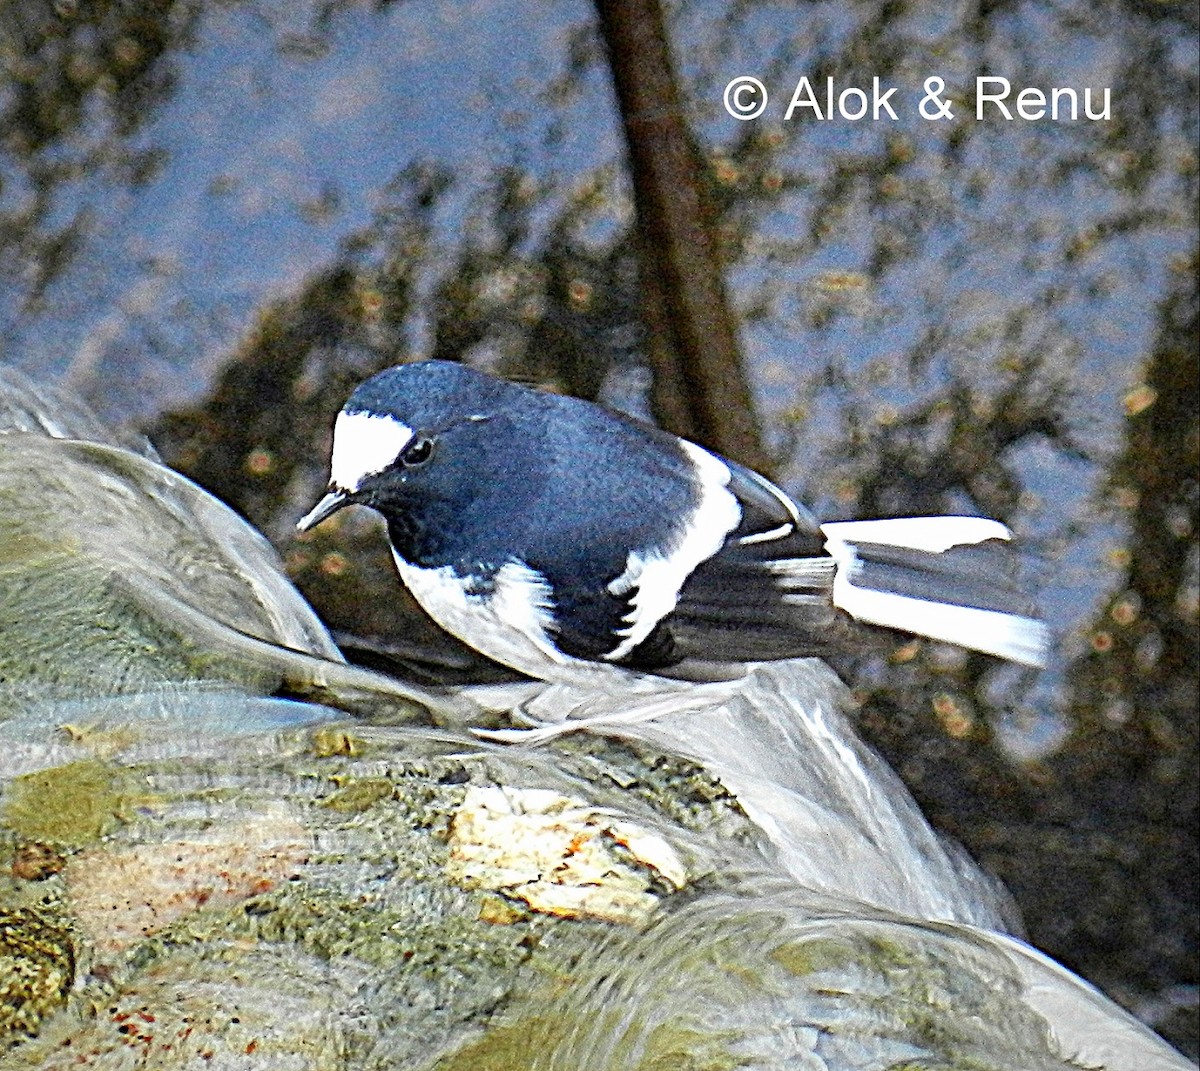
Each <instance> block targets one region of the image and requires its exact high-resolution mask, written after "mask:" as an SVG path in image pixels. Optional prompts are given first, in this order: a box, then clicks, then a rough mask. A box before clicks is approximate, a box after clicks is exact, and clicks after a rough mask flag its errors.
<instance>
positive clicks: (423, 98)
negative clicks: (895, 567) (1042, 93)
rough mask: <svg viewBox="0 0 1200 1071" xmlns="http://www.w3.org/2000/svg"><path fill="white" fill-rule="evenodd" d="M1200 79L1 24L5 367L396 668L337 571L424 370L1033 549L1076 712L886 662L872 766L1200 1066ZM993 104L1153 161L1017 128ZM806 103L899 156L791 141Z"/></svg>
mask: <svg viewBox="0 0 1200 1071" xmlns="http://www.w3.org/2000/svg"><path fill="white" fill-rule="evenodd" d="M1197 36H1198V33H1197V15H1196V9H1195V7H1194V5H1192V4H1185V3H1173V2H1170V0H1144V2H1138V0H1121V2H1116V0H1114V2H1106V0H1058V2H1055V3H1049V2H1033V0H1027V2H1021V0H1017V2H987V3H978V4H968V3H951V4H933V3H922V2H906V0H899V2H897V0H875V2H854V3H849V4H847V3H834V2H824V3H821V2H817V3H805V4H801V5H797V4H794V3H790V2H789V3H777V4H773V3H766V2H753V3H752V2H746V3H737V2H728V0H726V2H716V0H712V2H703V0H696V2H688V3H680V4H673V5H668V6H666V7H663V8H660V7H659V6H658V5H657V4H648V3H644V2H642V0H638V2H631V3H628V4H621V5H618V4H615V3H611V2H608V0H595V3H594V4H589V3H588V2H587V0H544V2H542V3H536V4H529V3H518V2H516V0H478V2H468V0H403V2H402V0H396V2H391V3H388V2H375V3H366V2H363V3H354V2H349V0H312V2H302V0H245V2H242V0H55V2H50V0H0V360H3V361H6V362H9V363H11V364H14V365H16V366H17V367H19V368H21V369H22V370H24V371H25V372H27V373H29V374H30V375H32V376H34V377H35V378H37V379H41V380H44V381H47V382H56V383H59V384H61V385H65V386H68V387H70V388H72V389H73V390H74V391H76V392H78V393H79V394H80V395H81V396H82V397H84V398H85V399H86V400H87V401H88V402H89V403H90V404H91V405H93V406H94V407H95V408H96V409H97V410H98V411H99V412H100V413H101V414H103V415H104V416H105V417H106V418H107V419H109V420H111V421H113V422H114V423H117V424H122V425H126V426H128V427H131V428H135V429H138V430H140V431H141V432H143V433H145V434H146V435H147V436H148V437H149V438H150V439H151V441H152V442H153V443H154V445H155V446H156V447H157V448H158V450H159V451H160V452H161V453H162V455H163V457H164V458H165V460H166V461H167V462H168V463H169V464H171V465H173V466H174V467H176V468H178V469H179V470H180V471H182V472H184V473H186V474H187V475H189V476H191V477H192V478H194V479H195V480H197V481H198V482H199V483H201V484H202V485H203V486H205V487H206V488H208V489H209V490H211V491H212V492H214V493H215V494H217V495H218V496H220V497H221V498H222V499H224V500H225V501H226V502H228V503H230V504H231V505H232V506H234V507H235V508H236V509H238V510H239V511H240V512H241V513H243V514H244V515H245V516H246V517H247V518H249V519H250V520H251V521H252V522H253V523H254V524H255V525H256V526H258V527H259V528H260V529H262V530H263V531H264V532H265V533H266V534H267V535H268V536H269V537H270V538H271V539H272V540H273V541H274V542H275V543H276V545H277V546H278V548H279V549H280V551H281V553H282V554H283V555H284V557H285V561H286V562H287V565H288V568H289V571H290V573H291V575H292V576H293V578H294V579H295V580H296V581H297V583H298V584H299V585H300V587H301V589H302V590H303V591H304V592H305V593H306V594H307V595H308V597H309V598H310V599H311V600H312V601H313V603H314V605H315V606H316V607H317V608H318V610H319V612H320V613H321V614H322V616H323V617H324V618H325V619H326V620H327V621H328V622H329V623H330V625H331V627H333V628H334V629H335V630H336V631H337V633H338V634H339V636H343V637H345V638H346V640H347V643H352V644H353V645H354V647H355V649H356V650H361V651H363V652H370V655H369V657H370V658H371V659H372V660H374V661H376V662H377V663H378V662H379V661H380V660H383V659H385V658H386V657H387V656H388V655H389V653H390V655H392V656H394V657H399V658H401V659H405V658H407V657H408V656H409V655H411V653H412V651H413V650H414V649H418V650H422V651H427V650H430V649H433V648H437V649H439V650H440V651H441V654H440V655H439V656H438V657H440V658H441V659H442V660H443V661H444V662H445V666H444V671H445V673H446V674H450V673H451V672H452V671H453V672H457V673H459V674H460V675H461V674H469V673H470V672H471V670H472V667H471V665H470V661H469V659H467V658H466V656H465V655H463V654H462V653H461V652H458V651H455V650H454V649H453V648H452V646H451V645H449V644H445V645H441V646H439V645H440V643H441V641H439V639H438V638H437V637H436V635H435V634H434V633H433V632H432V631H431V630H430V628H429V626H428V625H427V624H425V623H424V622H423V621H422V620H421V618H420V617H419V615H418V614H417V612H416V611H415V609H414V608H413V607H412V606H411V604H409V603H407V602H406V601H405V600H404V599H403V598H402V597H401V596H400V594H399V592H398V590H397V586H396V582H395V580H394V578H393V575H392V573H391V567H390V563H389V562H388V560H387V557H386V554H385V551H384V545H383V543H382V540H381V538H380V534H379V532H378V530H377V528H376V527H375V522H374V521H373V520H372V519H371V518H370V517H368V516H355V514H356V513H358V512H359V511H349V512H348V514H344V515H342V519H341V523H340V524H337V525H334V524H330V525H328V526H324V527H323V528H322V529H321V530H320V531H319V532H317V533H314V534H313V537H312V538H308V539H305V540H299V539H297V538H296V536H295V534H294V523H295V520H296V518H297V517H298V516H299V515H300V514H301V513H302V512H303V511H304V510H305V509H306V508H307V507H308V505H309V504H311V501H312V499H313V497H314V496H315V495H316V494H318V493H319V491H320V489H321V488H322V487H323V485H324V482H325V479H326V475H327V469H326V463H327V456H328V446H329V430H330V426H331V423H332V420H333V416H334V414H335V413H336V411H337V410H338V408H340V406H341V404H342V402H343V401H344V399H345V396H346V394H347V393H348V392H349V390H350V389H351V388H352V387H353V385H354V384H355V383H357V382H358V381H359V380H360V379H362V378H363V377H364V376H366V375H367V374H369V373H371V372H373V371H375V370H377V369H379V368H382V367H385V366H387V365H390V364H393V363H396V362H397V361H399V360H410V359H419V358H423V357H441V358H448V359H456V360H464V361H468V362H470V363H472V364H474V365H476V366H478V367H482V368H486V369H489V370H491V371H494V372H497V373H500V374H504V375H508V376H512V377H516V378H521V379H523V380H526V381H530V382H535V383H538V384H540V385H543V386H545V387H547V388H548V389H555V390H561V391H566V392H570V393H574V394H579V395H582V396H585V397H589V398H598V399H600V400H603V401H605V402H607V403H608V404H611V405H615V406H618V407H621V408H625V409H627V410H629V411H631V412H634V413H636V414H638V415H641V416H645V417H648V418H655V419H658V420H659V421H660V422H662V423H664V424H666V425H667V426H669V427H671V428H672V429H673V430H677V431H681V432H683V433H686V434H690V435H693V436H694V437H696V438H699V439H701V440H702V441H704V442H706V443H708V444H711V445H714V446H716V447H717V448H719V449H723V450H725V451H726V452H728V453H730V454H732V455H734V456H737V457H738V458H739V459H740V460H745V461H748V462H750V463H752V464H756V465H758V466H759V467H761V468H764V469H767V470H769V471H770V472H771V474H772V475H773V476H774V477H775V478H776V479H777V480H778V481H779V482H781V483H782V484H783V486H785V487H786V488H787V489H788V490H789V491H791V492H793V493H794V494H795V495H797V496H798V497H800V498H802V499H803V500H805V501H806V502H808V503H809V504H810V505H812V506H813V507H814V509H815V511H816V512H817V513H818V514H819V515H820V516H821V517H822V518H823V519H827V520H829V519H842V518H854V517H866V516H878V515H890V514H904V513H918V514H919V513H932V512H970V513H982V514H986V515H988V516H993V517H998V518H1000V519H1002V520H1004V521H1005V522H1006V523H1008V524H1009V525H1010V526H1011V527H1012V528H1013V529H1014V530H1015V531H1016V532H1017V533H1018V534H1019V536H1020V538H1021V540H1022V546H1023V548H1024V553H1025V567H1026V571H1027V574H1028V580H1029V584H1030V587H1031V588H1032V589H1034V590H1036V591H1038V592H1039V595H1040V598H1041V602H1042V605H1043V608H1044V610H1045V612H1046V615H1047V617H1048V618H1049V620H1050V622H1051V624H1052V627H1053V629H1054V632H1055V637H1056V643H1057V647H1056V651H1055V654H1054V657H1053V660H1052V664H1051V666H1050V667H1049V669H1048V670H1047V671H1046V672H1045V673H1043V674H1040V675H1032V674H1029V673H1026V672H1023V671H1018V670H1015V669H1012V668H1008V667H1001V666H998V665H997V664H995V663H993V662H991V661H990V660H988V659H986V658H983V657H982V656H978V657H977V656H967V655H964V654H962V653H960V652H957V651H953V650H948V649H945V648H937V647H934V646H930V645H920V644H906V643H905V642H904V641H903V639H902V638H898V637H896V636H892V635H885V634H882V633H879V634H874V635H870V636H864V642H863V648H862V650H861V652H859V653H857V654H855V655H854V656H853V657H852V658H847V659H846V660H844V661H843V662H842V663H840V664H839V666H838V668H839V669H840V670H841V671H842V672H843V674H844V675H845V676H846V677H847V679H848V680H849V681H850V682H851V684H852V686H853V688H854V696H855V701H856V704H857V707H856V712H855V713H856V717H857V720H858V724H859V728H860V730H861V732H862V733H863V735H864V736H865V737H866V738H867V739H868V740H869V741H870V742H871V743H873V744H874V745H875V746H876V747H877V748H878V749H879V750H880V751H881V752H882V753H883V754H884V755H885V756H886V757H887V759H888V760H889V761H890V762H891V763H892V765H893V766H894V767H895V768H896V769H897V770H898V772H899V773H900V774H901V776H902V777H903V778H904V779H905V781H906V782H907V783H908V785H909V786H910V788H911V789H912V791H913V793H914V794H915V795H916V797H917V798H918V800H919V802H920V803H921V804H922V806H923V808H924V809H925V811H926V813H927V814H928V815H929V817H930V819H931V820H932V821H933V823H934V824H935V825H936V826H937V827H938V828H939V829H941V830H944V831H946V832H947V833H948V834H950V835H951V836H953V837H955V838H957V839H958V840H960V841H962V842H963V843H964V844H965V845H966V846H967V848H968V849H969V850H970V851H971V853H972V854H973V855H974V856H975V857H976V858H978V859H979V860H980V861H981V862H982V863H983V864H984V865H985V866H986V867H988V868H989V869H990V870H991V871H992V872H994V873H995V874H997V875H998V876H999V877H1001V878H1002V879H1003V881H1004V882H1005V883H1006V884H1007V885H1008V887H1009V889H1010V890H1011V891H1012V893H1013V895H1014V897H1015V898H1016V900H1017V902H1018V904H1019V906H1020V909H1021V911H1022V913H1023V915H1024V918H1025V920H1026V925H1027V928H1028V934H1029V937H1030V939H1031V941H1032V942H1033V943H1034V944H1036V945H1037V946H1038V947H1040V948H1042V949H1044V950H1045V951H1047V952H1049V953H1050V954H1051V955H1053V956H1054V957H1056V958H1057V959H1059V960H1061V961H1062V962H1064V963H1065V964H1066V965H1068V966H1069V967H1071V968H1072V969H1073V970H1076V971H1078V972H1079V973H1081V974H1083V975H1084V976H1085V977H1086V978H1088V979H1089V980H1091V981H1093V982H1095V983H1096V984H1097V985H1099V986H1100V987H1101V988H1103V989H1104V990H1105V991H1106V992H1108V993H1109V994H1110V995H1111V996H1113V997H1114V998H1115V999H1116V1000H1117V1001H1119V1002H1121V1003H1122V1004H1124V1005H1125V1006H1126V1007H1128V1008H1130V1009H1131V1010H1132V1011H1134V1012H1135V1014H1137V1015H1139V1016H1140V1017H1141V1018H1143V1019H1144V1020H1145V1021H1147V1022H1148V1023H1150V1024H1151V1025H1152V1026H1154V1027H1155V1028H1156V1029H1158V1030H1159V1031H1160V1032H1162V1033H1163V1034H1164V1035H1165V1036H1167V1037H1168V1038H1169V1039H1170V1040H1171V1041H1173V1042H1174V1043H1175V1044H1176V1045H1178V1046H1180V1047H1181V1048H1182V1049H1183V1050H1184V1051H1185V1052H1188V1053H1189V1054H1190V1055H1192V1056H1193V1058H1194V1057H1195V1056H1196V1054H1197V1049H1198V1041H1197V902H1196V900H1197V896H1196V891H1197V877H1198V874H1200V868H1198V859H1197V839H1196V828H1197V827H1196V822H1197V815H1196V802H1197V774H1198V768H1200V767H1198V761H1197V673H1198V667H1197V605H1198V602H1200V558H1198V549H1197V547H1198V544H1197V525H1198V502H1200V491H1198V482H1197V454H1198V437H1200V436H1198V429H1197V347H1198V339H1197V272H1196V269H1197V233H1196V223H1195V214H1196V207H1197V176H1198V160H1197V135H1198V130H1197V122H1198V119H1197V113H1198V105H1197V98H1198V81H1197V80H1198V72H1197V66H1198V64H1197V54H1198V52H1197V49H1198V47H1200V46H1198V42H1197ZM668 50H669V54H668ZM672 57H673V62H670V60H671V59H672ZM742 75H754V76H756V77H758V78H759V79H760V80H762V82H763V83H764V84H765V85H766V86H767V88H768V92H769V93H770V95H771V102H770V105H769V107H768V108H767V110H766V111H765V112H764V114H763V115H762V116H761V117H759V118H757V119H755V120H753V121H749V122H739V121H737V120H735V119H733V118H732V117H731V116H730V115H729V114H727V112H726V111H725V109H724V107H723V106H722V93H723V90H724V87H725V85H726V84H727V83H728V82H729V80H730V79H732V78H734V77H737V76H742ZM979 75H998V76H1003V77H1006V78H1008V79H1009V80H1010V81H1011V82H1012V84H1013V85H1014V87H1017V88H1020V87H1024V86H1036V87H1040V88H1042V89H1043V90H1047V91H1048V90H1049V89H1050V88H1052V87H1058V86H1070V87H1074V88H1076V89H1077V90H1079V91H1080V92H1082V90H1083V89H1084V88H1087V87H1091V88H1093V89H1094V90H1098V89H1100V88H1101V87H1109V88H1110V89H1111V102H1112V103H1111V112H1112V118H1111V119H1110V120H1107V121H1090V120H1087V119H1082V118H1081V119H1078V120H1076V121H1074V122H1072V121H1069V120H1059V121H1053V120H1050V119H1045V120H1042V121H1039V122H1030V121H1024V120H1020V119H1017V120H1014V121H1011V122H1006V121H1004V120H1003V119H1001V118H997V117H993V118H989V119H987V120H985V121H982V122H979V121H976V120H975V119H974V93H975V90H974V86H975V78H976V77H977V76H979ZM801 76H808V77H809V78H810V79H811V81H812V82H813V84H814V85H815V86H817V87H818V89H819V91H821V92H820V97H821V99H823V87H824V84H825V82H824V80H825V79H826V78H829V77H832V78H833V79H834V80H835V85H836V86H837V87H838V91H840V89H841V88H844V87H847V86H866V87H868V88H869V86H870V84H871V79H872V78H873V77H878V78H879V79H880V80H881V82H882V83H884V85H895V86H897V87H899V88H898V92H897V94H896V95H895V97H894V98H893V101H894V105H895V107H896V111H897V113H898V115H899V119H898V120H897V121H895V122H891V121H879V122H873V121H870V120H864V121H859V122H851V121H849V120H845V119H840V118H835V119H833V120H832V121H826V122H820V121H816V120H815V119H814V118H813V116H812V113H811V111H807V110H805V111H800V112H797V114H796V117H795V118H793V119H792V120H791V121H790V122H785V121H784V120H783V116H784V111H785V108H786V102H787V100H788V99H789V98H790V97H791V94H792V90H793V89H794V87H795V85H796V83H797V81H798V80H799V78H800V77H801ZM931 76H938V77H941V78H943V79H944V80H945V82H946V85H947V89H946V92H945V94H944V97H945V98H946V99H949V100H950V101H952V102H953V107H954V110H955V118H954V119H953V120H946V121H937V122H930V121H926V120H923V119H922V118H921V117H920V114H919V112H918V109H917V102H918V101H919V100H920V98H921V96H922V94H923V92H924V82H925V79H926V78H928V77H931ZM631 165H632V166H631ZM364 657H366V655H365V654H364ZM400 664H405V663H403V662H402V663H400Z"/></svg>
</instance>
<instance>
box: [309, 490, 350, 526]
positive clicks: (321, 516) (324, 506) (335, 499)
mask: <svg viewBox="0 0 1200 1071" xmlns="http://www.w3.org/2000/svg"><path fill="white" fill-rule="evenodd" d="M348 505H350V493H349V492H348V491H339V490H337V489H336V488H335V489H334V490H332V491H330V492H329V493H328V494H327V495H326V496H325V497H324V498H322V499H321V501H320V502H318V503H317V504H316V505H315V506H313V508H312V509H310V510H309V511H308V512H307V513H306V514H305V515H304V516H303V517H301V518H300V520H299V521H297V522H296V527H297V528H299V529H300V531H302V532H307V531H308V530H309V529H310V528H315V527H316V526H317V525H318V524H320V523H321V522H322V521H323V520H325V519H326V518H328V517H332V516H333V515H334V514H335V513H337V511H338V510H340V509H341V508H342V507H343V506H348Z"/></svg>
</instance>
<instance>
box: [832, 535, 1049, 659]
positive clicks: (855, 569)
mask: <svg viewBox="0 0 1200 1071" xmlns="http://www.w3.org/2000/svg"><path fill="white" fill-rule="evenodd" d="M821 532H822V533H823V534H824V536H825V538H826V543H825V549H826V551H827V552H828V553H829V555H830V557H832V558H833V559H834V561H835V562H836V563H837V568H836V572H835V573H834V580H833V593H832V594H833V604H834V606H836V607H838V608H839V609H842V610H844V611H845V612H846V613H848V614H849V615H850V616H851V617H853V618H855V619H856V620H858V621H864V622H867V623H868V624H872V625H883V626H885V627H887V628H895V629H901V630H903V631H905V632H911V633H913V634H915V635H918V636H925V637H927V638H929V639H933V640H943V641H945V642H947V643H955V644H958V645H959V646H961V647H969V648H971V649H972V650H976V651H983V652H985V653H986V654H992V655H998V656H999V657H1001V658H1007V659H1009V660H1010V661H1013V662H1019V663H1022V664H1023V665H1027V666H1043V665H1045V662H1046V655H1047V652H1048V649H1049V634H1048V632H1047V629H1046V626H1045V625H1044V624H1043V623H1042V622H1041V621H1039V620H1037V619H1036V618H1034V617H1033V616H1031V614H1032V607H1031V606H1030V604H1029V602H1028V600H1027V599H1025V598H1023V597H1022V596H1021V594H1020V593H1019V592H1018V590H1017V587H1016V584H1015V581H1014V578H1013V576H1012V564H1013V561H1012V554H1011V551H1010V550H1007V549H1006V548H1004V547H1002V546H1001V545H1000V544H998V543H997V542H996V541H997V540H1000V541H1007V540H1008V539H1009V538H1010V534H1009V531H1008V529H1007V528H1005V527H1004V525H1002V524H1001V523H1000V522H999V521H990V520H986V519H984V518H982V517H906V518H898V519H894V520H880V521H839V522H836V523H832V524H823V525H821Z"/></svg>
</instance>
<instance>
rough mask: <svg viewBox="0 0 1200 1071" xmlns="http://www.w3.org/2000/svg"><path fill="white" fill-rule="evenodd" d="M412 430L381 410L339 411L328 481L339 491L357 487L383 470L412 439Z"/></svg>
mask: <svg viewBox="0 0 1200 1071" xmlns="http://www.w3.org/2000/svg"><path fill="white" fill-rule="evenodd" d="M412 437H413V430H412V428H410V427H408V426H407V425H406V424H401V423H400V421H398V420H397V419H396V418H395V417H390V416H385V415H383V414H379V413H345V412H342V413H339V414H338V418H337V420H336V422H335V423H334V425H333V457H332V459H331V460H330V462H329V482H330V484H331V485H332V486H333V487H336V488H337V489H338V490H340V491H357V490H358V488H359V485H360V484H361V483H362V482H363V480H364V479H365V478H366V477H367V476H372V475H374V474H375V473H376V472H382V471H383V470H384V469H386V468H387V467H388V466H389V465H390V464H391V463H392V462H393V461H395V460H396V458H397V457H399V456H400V451H401V450H403V449H404V448H405V447H406V446H407V445H408V444H409V442H410V441H411V440H412Z"/></svg>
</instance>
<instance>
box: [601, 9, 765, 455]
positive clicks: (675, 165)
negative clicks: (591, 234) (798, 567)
mask: <svg viewBox="0 0 1200 1071" xmlns="http://www.w3.org/2000/svg"><path fill="white" fill-rule="evenodd" d="M596 10H597V12H598V13H599V16H600V31H601V34H602V35H603V38H604V42H605V44H606V45H607V47H608V55H609V64H610V66H611V68H612V76H613V84H614V86H615V87H616V93H617V100H618V103H619V105H620V109H621V119H622V122H623V124H624V127H625V141H626V144H627V146H628V152H629V167H630V171H631V173H632V176H633V190H634V203H635V206H636V210H637V224H638V232H639V238H640V252H641V286H642V295H643V297H642V307H643V319H644V323H645V328H646V353H647V356H648V358H649V361H650V366H651V369H652V371H653V373H654V396H653V405H654V410H655V415H656V416H657V417H658V419H659V420H660V422H661V423H662V424H663V426H664V427H666V428H668V429H669V430H670V431H673V432H675V433H676V434H678V435H683V436H685V437H686V438H689V439H695V440H696V441H697V442H700V443H703V444H704V445H705V446H708V447H711V448H712V449H714V450H718V451H720V452H721V453H723V454H726V455H727V456H729V457H732V458H734V459H735V460H737V461H740V462H742V463H743V464H746V465H749V466H751V467H752V468H755V469H758V470H759V471H763V470H765V469H766V468H768V467H769V459H768V457H767V454H766V451H765V449H764V447H763V442H762V432H761V427H760V425H759V421H758V416H757V413H756V410H755V406H754V397H753V394H752V392H751V390H750V385H749V382H748V380H747V378H746V373H745V369H744V366H743V362H742V355H741V348H740V346H739V343H738V335H737V330H736V327H735V324H734V319H733V315H732V313H731V311H730V306H729V297H728V294H727V293H726V290H725V278H724V272H723V264H722V258H721V251H720V244H719V241H718V237H717V229H716V226H715V213H714V212H713V210H712V208H711V205H710V200H709V197H708V193H707V179H706V176H705V168H704V164H703V161H702V158H701V154H700V151H699V149H698V147H697V145H696V142H695V139H694V138H693V136H692V132H691V130H690V129H689V127H688V124H687V121H686V119H685V118H684V112H683V106H682V101H681V97H680V93H679V87H678V85H677V81H676V77H675V68H674V65H673V63H672V61H671V50H670V46H669V44H668V41H667V35H666V28H665V25H664V22H663V14H662V8H661V6H660V4H659V0H596Z"/></svg>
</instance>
